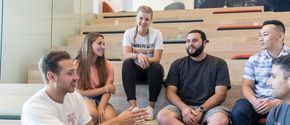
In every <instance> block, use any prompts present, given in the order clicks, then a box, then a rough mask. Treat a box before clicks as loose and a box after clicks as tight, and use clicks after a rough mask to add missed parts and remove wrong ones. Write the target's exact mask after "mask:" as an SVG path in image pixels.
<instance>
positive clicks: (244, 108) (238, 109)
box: [231, 99, 252, 117]
mask: <svg viewBox="0 0 290 125" xmlns="http://www.w3.org/2000/svg"><path fill="white" fill-rule="evenodd" d="M251 107H252V105H251V104H250V103H249V102H248V101H247V100H246V99H240V100H238V101H236V104H235V105H234V107H233V109H232V112H231V116H232V117H239V116H240V115H241V114H245V113H246V114H247V113H249V110H251Z"/></svg>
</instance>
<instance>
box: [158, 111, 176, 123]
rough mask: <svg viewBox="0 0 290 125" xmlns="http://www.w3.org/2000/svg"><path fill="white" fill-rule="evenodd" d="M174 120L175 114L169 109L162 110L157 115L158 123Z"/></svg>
mask: <svg viewBox="0 0 290 125" xmlns="http://www.w3.org/2000/svg"><path fill="white" fill-rule="evenodd" d="M175 118H176V115H175V113H174V112H173V111H171V110H169V109H162V110H160V111H159V112H158V114H157V120H158V121H159V122H160V123H166V122H168V121H170V120H172V119H175Z"/></svg>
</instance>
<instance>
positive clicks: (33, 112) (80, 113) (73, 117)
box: [21, 88, 92, 125]
mask: <svg viewBox="0 0 290 125" xmlns="http://www.w3.org/2000/svg"><path fill="white" fill-rule="evenodd" d="M91 119H92V118H91V116H90V114H89V112H88V109H87V107H86V105H85V103H84V101H83V99H82V97H81V95H80V94H79V93H78V92H76V91H75V92H73V93H67V94H66V96H65V98H64V101H63V103H57V102H55V101H53V100H52V99H51V98H50V97H49V96H48V95H47V94H46V92H45V88H43V89H41V90H40V91H38V92H37V93H35V94H34V95H33V96H32V97H31V98H30V99H28V100H27V101H26V102H25V103H24V105H23V111H22V115H21V122H22V125H86V124H87V123H88V122H89V121H90V120H91Z"/></svg>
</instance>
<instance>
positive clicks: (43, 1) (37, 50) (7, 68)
mask: <svg viewBox="0 0 290 125" xmlns="http://www.w3.org/2000/svg"><path fill="white" fill-rule="evenodd" d="M92 1H93V0H85V1H84V2H83V1H81V0H4V14H3V23H4V26H3V41H2V45H3V47H2V48H3V52H2V55H3V56H2V64H1V66H2V69H1V77H2V79H1V83H26V82H27V73H28V66H29V65H30V64H33V63H34V64H35V63H37V62H38V60H39V59H40V57H41V56H43V55H44V54H45V53H47V52H49V51H50V50H51V48H52V47H58V46H63V45H66V44H67V43H66V42H67V38H68V37H69V36H70V35H73V34H79V31H80V25H84V24H85V23H87V22H88V20H91V19H92V18H93V16H94V15H93V14H92V8H93V6H92ZM80 2H82V3H80ZM52 7H53V10H52ZM80 17H82V19H81V18H80Z"/></svg>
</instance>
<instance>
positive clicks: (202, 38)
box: [187, 30, 209, 43]
mask: <svg viewBox="0 0 290 125" xmlns="http://www.w3.org/2000/svg"><path fill="white" fill-rule="evenodd" d="M191 33H199V34H200V36H201V40H202V41H204V40H205V41H206V42H207V43H208V42H209V41H208V40H207V38H206V35H205V33H204V32H203V31H201V30H191V31H190V32H188V33H187V35H189V34H191Z"/></svg>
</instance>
